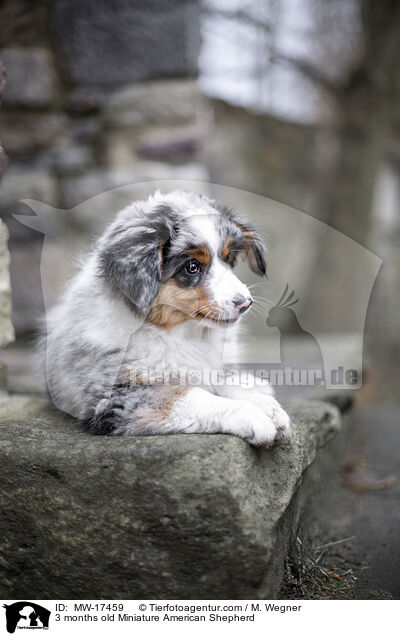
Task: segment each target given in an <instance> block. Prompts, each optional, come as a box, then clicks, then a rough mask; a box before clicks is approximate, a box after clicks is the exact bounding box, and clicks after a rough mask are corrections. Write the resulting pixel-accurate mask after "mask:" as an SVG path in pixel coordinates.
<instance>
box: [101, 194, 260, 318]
mask: <svg viewBox="0 0 400 636" xmlns="http://www.w3.org/2000/svg"><path fill="white" fill-rule="evenodd" d="M263 252H264V245H263V241H262V239H261V237H260V236H259V234H258V233H257V231H256V230H255V228H254V227H253V226H252V225H250V224H248V223H246V222H245V221H243V220H241V219H239V218H238V217H237V216H236V215H235V214H234V213H233V212H232V211H231V210H230V209H228V208H226V207H224V206H222V205H221V204H220V203H218V202H217V201H214V200H212V199H208V198H207V197H204V196H202V195H198V194H195V193H189V192H181V191H177V192H173V193H170V194H167V195H161V194H160V193H156V195H154V196H153V197H150V199H149V201H147V202H139V203H136V204H134V205H132V206H130V207H128V208H127V209H126V210H123V211H122V212H121V213H120V214H119V215H118V217H117V219H116V221H115V222H114V223H113V224H112V225H111V226H110V228H109V229H108V231H107V232H106V234H105V235H104V236H103V237H102V239H101V240H100V243H99V260H100V271H101V275H102V276H103V277H104V278H106V279H107V280H108V281H109V282H110V283H111V284H112V286H113V288H114V289H116V290H119V291H120V292H121V293H122V294H123V296H124V298H125V299H126V301H127V302H128V303H129V304H130V306H131V307H132V308H133V309H134V311H135V312H136V313H138V314H140V315H141V316H144V317H146V319H147V320H148V321H150V322H152V323H154V324H156V325H158V326H160V327H164V328H171V327H173V326H174V325H177V324H179V323H182V322H185V321H187V320H197V321H202V324H203V325H204V326H207V327H211V326H222V325H229V324H233V323H235V322H236V321H237V320H238V319H239V318H240V316H241V315H242V314H243V313H245V312H246V311H247V310H248V309H249V307H250V306H251V304H252V303H253V299H252V298H251V295H250V292H249V290H248V288H247V287H246V285H244V284H243V283H242V282H241V281H240V280H239V279H238V278H237V276H235V274H234V273H233V267H234V265H235V263H236V260H237V258H238V255H239V254H240V253H244V254H246V255H247V258H248V263H249V266H250V268H251V269H252V270H253V271H254V272H256V273H257V274H259V275H264V274H265V272H266V266H265V260H264V255H263Z"/></svg>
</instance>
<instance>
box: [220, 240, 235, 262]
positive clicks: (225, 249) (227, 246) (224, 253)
mask: <svg viewBox="0 0 400 636" xmlns="http://www.w3.org/2000/svg"><path fill="white" fill-rule="evenodd" d="M232 242H233V238H232V236H228V238H227V239H226V241H225V245H224V247H223V249H222V258H223V259H224V261H225V260H226V259H227V258H228V256H229V252H230V249H231V245H232Z"/></svg>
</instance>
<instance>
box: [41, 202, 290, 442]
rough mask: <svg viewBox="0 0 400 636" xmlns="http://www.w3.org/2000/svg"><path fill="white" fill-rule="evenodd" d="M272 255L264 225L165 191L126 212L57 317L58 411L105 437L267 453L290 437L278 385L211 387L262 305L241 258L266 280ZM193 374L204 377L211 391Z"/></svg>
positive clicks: (51, 323)
mask: <svg viewBox="0 0 400 636" xmlns="http://www.w3.org/2000/svg"><path fill="white" fill-rule="evenodd" d="M263 252H264V245H263V242H262V240H261V238H260V236H259V234H258V233H257V232H256V230H255V228H254V227H253V226H252V225H250V224H248V223H247V222H245V221H244V220H242V219H240V218H239V217H238V216H237V215H236V214H235V213H234V212H233V211H232V210H230V209H228V208H227V207H225V206H223V205H221V204H220V203H218V202H217V201H214V200H211V199H209V198H207V197H205V196H203V195H200V194H195V193H191V192H182V191H175V192H172V193H170V194H166V195H163V194H161V193H159V192H157V193H156V194H155V195H153V196H151V197H150V198H149V200H148V201H138V202H135V203H133V204H132V205H130V206H128V207H127V208H126V209H124V210H122V211H121V212H120V213H119V214H118V215H117V216H116V218H115V220H114V221H113V222H112V223H111V225H109V226H108V228H107V229H106V230H105V232H104V233H103V235H102V236H101V237H100V239H99V240H98V241H97V243H96V244H95V245H94V247H93V249H92V251H91V252H90V253H89V255H88V257H87V259H86V262H85V263H84V265H83V266H82V268H81V269H80V271H79V272H78V273H77V275H76V276H75V278H74V279H73V280H72V281H71V282H70V284H69V286H68V287H67V290H66V292H65V294H64V297H63V299H62V300H61V302H60V304H59V305H58V306H56V307H55V308H53V309H52V310H51V312H50V313H49V315H48V317H47V334H46V337H45V339H44V340H43V342H42V351H43V352H44V354H43V355H44V358H45V362H46V378H47V383H48V389H49V393H50V396H51V398H52V400H53V402H54V404H55V405H56V406H57V407H58V408H60V409H61V410H63V411H65V412H67V413H70V414H71V415H73V416H74V417H76V418H78V419H79V420H81V421H82V422H83V423H84V425H85V427H86V428H87V429H88V430H89V431H91V432H92V433H95V434H102V435H154V434H166V433H229V434H232V435H238V436H240V437H242V438H243V439H245V440H246V441H247V442H249V443H250V444H254V445H266V446H268V445H271V444H272V443H273V442H274V440H275V439H277V438H282V437H287V436H288V435H289V431H290V421H289V417H288V415H287V414H286V413H285V411H284V410H283V409H282V408H281V406H280V405H279V404H278V402H277V401H276V400H275V399H274V398H273V396H272V390H271V387H270V386H269V385H268V384H264V385H263V386H262V387H255V388H251V389H248V388H244V387H240V386H231V385H229V384H230V383H229V382H218V383H217V384H218V385H215V386H213V385H212V384H210V382H205V381H203V380H202V378H205V377H206V376H207V377H210V373H211V376H212V373H215V371H216V370H220V371H221V372H222V371H223V363H222V359H223V347H224V341H225V340H226V339H227V340H228V341H229V344H230V346H231V347H235V346H236V343H237V338H238V336H237V325H238V323H239V321H240V318H241V317H242V316H243V314H244V313H246V312H247V311H248V310H249V309H250V307H251V305H252V303H253V299H252V297H251V295H250V292H249V290H248V288H247V287H246V285H244V284H243V283H242V282H241V281H240V280H239V279H238V278H237V276H235V274H234V273H233V267H234V265H235V261H236V259H237V257H238V254H239V253H244V254H245V255H246V256H247V260H248V264H249V266H250V268H251V269H252V270H253V271H254V272H256V273H257V274H259V275H261V276H262V275H265V261H264V255H263ZM225 336H226V338H225ZM182 369H186V370H189V375H190V373H191V372H192V371H193V370H195V371H196V372H199V371H200V375H201V378H200V381H199V384H196V385H195V386H193V385H192V384H191V383H190V382H187V381H183V380H182V377H181V375H182V374H181V371H182ZM160 376H162V379H163V382H162V383H160ZM166 377H167V380H165V378H166ZM177 378H178V379H177Z"/></svg>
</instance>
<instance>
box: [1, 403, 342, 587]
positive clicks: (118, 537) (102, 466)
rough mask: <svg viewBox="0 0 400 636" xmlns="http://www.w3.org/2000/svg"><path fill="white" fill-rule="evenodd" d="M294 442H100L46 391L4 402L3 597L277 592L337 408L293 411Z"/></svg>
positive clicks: (190, 438) (302, 406) (176, 438)
mask: <svg viewBox="0 0 400 636" xmlns="http://www.w3.org/2000/svg"><path fill="white" fill-rule="evenodd" d="M288 410H289V412H290V414H291V416H292V419H293V422H294V426H293V437H292V440H291V441H290V442H286V443H285V444H280V445H277V446H275V447H274V448H272V449H255V448H252V447H250V446H249V445H248V444H247V443H246V442H244V441H243V440H241V439H239V438H236V437H232V436H228V435H168V436H153V437H142V438H137V437H124V438H110V437H101V436H99V437H93V436H90V435H89V434H87V433H85V432H83V431H82V430H80V429H79V428H78V426H77V424H76V422H75V421H74V420H72V419H71V418H69V417H67V416H65V415H63V414H61V413H58V412H54V410H52V409H50V408H49V407H47V406H46V402H45V401H43V400H42V399H39V398H28V397H25V396H20V397H16V396H14V397H12V398H8V399H3V400H0V479H1V483H2V484H3V486H2V489H1V493H0V507H1V513H2V514H1V516H0V519H1V521H0V536H1V537H2V541H1V544H0V573H1V576H0V595H1V596H2V597H3V598H24V597H29V598H31V599H45V598H67V599H68V598H87V599H109V598H118V599H132V598H159V599H168V598H175V599H209V598H218V599H253V598H255V599H257V598H258V599H263V598H276V596H277V594H278V591H279V588H280V584H281V579H282V570H283V564H284V560H285V557H286V555H287V550H288V544H289V540H290V537H291V532H292V527H293V524H294V523H295V521H296V520H295V512H296V511H298V507H297V501H298V499H297V496H298V493H299V490H301V483H302V480H303V475H304V472H305V471H306V469H307V467H308V466H309V465H310V464H311V463H312V462H313V460H314V458H315V457H316V455H317V452H318V449H319V448H320V447H322V446H323V445H325V444H326V443H327V442H328V441H329V440H330V439H331V438H332V437H333V436H334V434H335V433H336V432H337V431H338V429H339V427H340V416H339V412H338V411H337V409H336V408H335V407H333V406H331V405H329V404H325V403H322V402H299V403H296V404H293V405H292V406H290V408H289V409H288Z"/></svg>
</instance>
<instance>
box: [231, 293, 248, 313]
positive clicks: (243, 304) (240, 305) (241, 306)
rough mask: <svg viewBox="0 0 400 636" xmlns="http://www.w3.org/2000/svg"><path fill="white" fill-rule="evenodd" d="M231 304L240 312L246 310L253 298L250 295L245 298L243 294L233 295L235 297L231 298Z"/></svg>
mask: <svg viewBox="0 0 400 636" xmlns="http://www.w3.org/2000/svg"><path fill="white" fill-rule="evenodd" d="M233 304H234V305H235V307H236V309H238V311H239V312H240V313H241V314H242V313H243V312H244V311H247V309H248V308H249V307H250V306H251V305H252V304H253V299H252V297H251V296H249V297H248V298H245V297H244V296H235V298H234V299H233Z"/></svg>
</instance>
